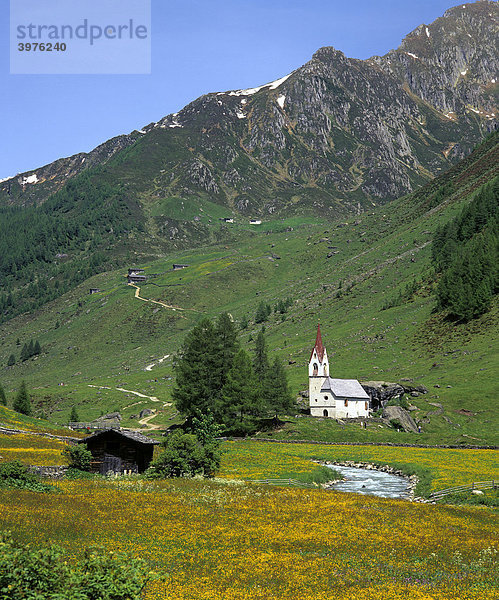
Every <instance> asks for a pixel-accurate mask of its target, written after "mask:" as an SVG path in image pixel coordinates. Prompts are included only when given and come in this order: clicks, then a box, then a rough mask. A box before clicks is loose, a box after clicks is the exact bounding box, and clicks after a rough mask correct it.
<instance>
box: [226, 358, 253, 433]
mask: <svg viewBox="0 0 499 600" xmlns="http://www.w3.org/2000/svg"><path fill="white" fill-rule="evenodd" d="M257 388H258V386H257V381H256V378H255V373H254V371H253V368H252V366H251V359H250V357H249V356H248V353H247V352H246V351H245V350H243V349H241V350H239V352H238V353H237V354H236V356H235V357H234V363H233V365H232V368H231V369H230V371H229V372H228V374H227V382H226V384H225V385H224V388H223V390H222V394H221V398H219V400H218V402H217V405H216V413H217V416H218V418H219V419H221V420H222V422H223V423H224V424H225V425H226V427H228V428H229V429H235V430H237V431H240V432H245V431H246V430H248V428H249V427H250V424H249V423H248V422H247V421H248V417H250V419H249V420H251V417H252V416H255V415H257V414H258V413H259V409H260V405H259V396H258V391H257Z"/></svg>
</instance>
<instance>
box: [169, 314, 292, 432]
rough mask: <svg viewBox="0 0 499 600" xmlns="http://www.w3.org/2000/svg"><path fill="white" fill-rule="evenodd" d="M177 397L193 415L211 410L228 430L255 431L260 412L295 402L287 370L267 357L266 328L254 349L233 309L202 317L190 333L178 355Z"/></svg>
mask: <svg viewBox="0 0 499 600" xmlns="http://www.w3.org/2000/svg"><path fill="white" fill-rule="evenodd" d="M175 372H176V387H175V389H174V391H173V399H174V401H175V404H176V407H177V409H178V410H179V412H180V413H182V414H183V415H186V416H187V417H188V420H189V418H190V419H192V418H199V415H206V414H212V415H213V417H214V418H215V421H216V422H217V423H219V424H220V425H222V427H223V430H224V431H225V432H226V433H232V434H236V433H237V434H247V433H250V432H253V431H254V430H255V429H256V427H257V426H258V424H259V422H260V420H261V419H262V418H268V417H275V416H277V415H278V414H286V413H287V412H289V411H290V410H292V408H293V399H292V396H291V394H290V391H289V386H288V382H287V377H286V372H285V370H284V368H283V366H282V364H281V363H280V361H279V360H278V359H277V358H276V359H275V360H274V361H270V360H269V358H268V350H267V344H266V340H265V335H264V331H263V329H262V331H260V333H259V334H258V337H257V339H256V343H255V347H254V349H253V351H252V355H250V354H249V353H248V352H247V351H246V350H245V349H244V348H242V347H241V344H240V342H239V341H238V339H237V332H236V328H235V326H234V323H233V322H232V320H231V319H230V317H229V315H228V314H226V313H224V314H222V315H220V317H219V318H218V320H217V321H216V323H213V322H212V321H211V320H210V319H203V320H202V321H200V323H199V324H198V325H197V326H196V327H194V328H193V329H192V330H191V332H190V333H189V334H188V335H187V336H186V338H185V341H184V344H183V347H182V349H181V351H180V353H179V355H178V356H177V358H176V365H175Z"/></svg>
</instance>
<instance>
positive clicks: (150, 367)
mask: <svg viewBox="0 0 499 600" xmlns="http://www.w3.org/2000/svg"><path fill="white" fill-rule="evenodd" d="M169 356H170V355H169V354H165V356H163V358H160V359H159V360H158V362H154V363H152V364H150V365H147V367H146V368H145V370H146V371H152V369H153V367H155V366H157V365H160V364H161V363H162V362H163V361H164V360H166V359H167V358H168V357H169Z"/></svg>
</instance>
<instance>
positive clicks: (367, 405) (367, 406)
mask: <svg viewBox="0 0 499 600" xmlns="http://www.w3.org/2000/svg"><path fill="white" fill-rule="evenodd" d="M368 408H369V404H368V403H367V402H366V410H367V409H368Z"/></svg>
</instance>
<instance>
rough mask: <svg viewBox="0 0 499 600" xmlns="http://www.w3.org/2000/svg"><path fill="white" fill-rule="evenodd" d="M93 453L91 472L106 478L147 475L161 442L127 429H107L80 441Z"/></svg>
mask: <svg viewBox="0 0 499 600" xmlns="http://www.w3.org/2000/svg"><path fill="white" fill-rule="evenodd" d="M78 443H79V444H86V446H87V448H88V449H89V450H90V452H91V453H92V457H93V460H92V463H91V471H92V472H93V473H101V474H102V475H106V473H108V472H109V471H114V472H115V473H125V472H126V473H130V472H131V473H143V472H144V471H145V470H146V469H147V467H148V466H149V464H150V462H151V460H152V455H153V450H154V446H155V445H156V444H158V443H159V442H156V441H155V440H152V439H151V438H149V437H147V436H145V435H143V434H142V433H139V432H138V431H128V430H124V429H106V430H104V431H99V432H97V433H94V434H93V435H91V436H89V437H87V438H85V439H83V440H80V441H79V442H78Z"/></svg>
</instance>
